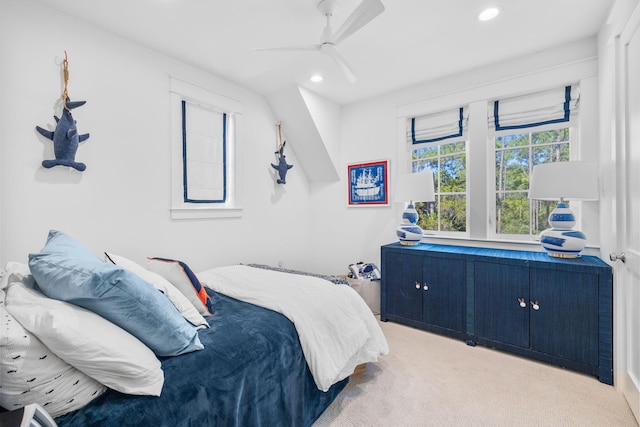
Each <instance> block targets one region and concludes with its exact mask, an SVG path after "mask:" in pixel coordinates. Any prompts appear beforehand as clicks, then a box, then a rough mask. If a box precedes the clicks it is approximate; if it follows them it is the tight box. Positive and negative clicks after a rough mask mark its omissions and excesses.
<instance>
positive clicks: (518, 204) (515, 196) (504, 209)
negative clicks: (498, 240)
mask: <svg viewBox="0 0 640 427" xmlns="http://www.w3.org/2000/svg"><path fill="white" fill-rule="evenodd" d="M545 228H546V227H545ZM496 233H498V234H529V198H528V195H527V193H526V192H518V193H498V194H497V195H496Z"/></svg>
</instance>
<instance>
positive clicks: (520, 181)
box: [496, 148, 529, 191]
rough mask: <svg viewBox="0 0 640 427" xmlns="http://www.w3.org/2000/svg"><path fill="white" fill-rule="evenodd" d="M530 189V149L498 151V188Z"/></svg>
mask: <svg viewBox="0 0 640 427" xmlns="http://www.w3.org/2000/svg"><path fill="white" fill-rule="evenodd" d="M528 189H529V149H528V148H518V149H512V150H500V151H498V152H497V153H496V190H497V191H512V190H528Z"/></svg>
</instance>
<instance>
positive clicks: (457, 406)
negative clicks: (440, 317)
mask: <svg viewBox="0 0 640 427" xmlns="http://www.w3.org/2000/svg"><path fill="white" fill-rule="evenodd" d="M380 325H381V326H382V329H383V331H384V333H385V336H386V337H387V340H388V342H389V347H390V354H389V355H388V356H385V357H382V358H381V359H380V360H379V361H378V362H377V363H373V364H369V365H368V366H367V370H366V372H364V373H362V374H360V375H358V376H356V377H354V378H352V379H351V381H350V383H349V385H347V387H346V388H345V389H344V390H343V392H342V393H340V395H339V396H338V398H337V399H336V400H335V401H334V402H333V403H332V404H331V406H329V408H327V410H326V411H325V412H324V413H323V414H322V416H321V417H320V418H319V419H318V420H317V421H316V423H315V424H314V426H313V427H325V426H367V427H376V426H394V427H395V426H580V427H583V426H612V427H613V426H621V427H622V426H630V427H631V426H637V423H636V421H635V418H634V417H633V414H632V413H631V410H630V409H629V407H628V406H627V404H626V402H625V399H624V397H623V396H622V394H620V393H618V392H617V391H616V390H615V389H614V388H613V387H611V386H608V385H605V384H602V383H600V382H599V381H598V380H597V379H596V378H594V377H591V376H587V375H582V374H579V373H575V372H572V371H568V370H564V369H561V368H556V367H553V366H550V365H547V364H543V363H538V362H535V361H531V360H528V359H524V358H521V357H518V356H513V355H509V354H507V353H503V352H500V351H497V350H492V349H488V348H485V347H482V346H476V347H469V346H467V345H466V344H465V343H464V342H463V341H457V340H453V339H450V338H446V337H442V336H439V335H435V334H431V333H428V332H424V331H420V330H417V329H413V328H409V327H406V326H402V325H399V324H397V323H393V322H380Z"/></svg>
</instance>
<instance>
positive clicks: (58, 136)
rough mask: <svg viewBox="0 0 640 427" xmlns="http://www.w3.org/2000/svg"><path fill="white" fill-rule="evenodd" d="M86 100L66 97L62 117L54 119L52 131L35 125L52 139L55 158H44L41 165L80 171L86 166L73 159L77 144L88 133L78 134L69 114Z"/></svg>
mask: <svg viewBox="0 0 640 427" xmlns="http://www.w3.org/2000/svg"><path fill="white" fill-rule="evenodd" d="M85 102H86V101H76V102H71V101H69V98H66V102H65V105H64V108H63V109H62V117H60V118H58V117H56V116H53V117H54V119H56V128H55V129H54V131H53V132H51V131H48V130H46V129H43V128H41V127H40V126H36V130H37V131H38V132H40V134H41V135H42V136H44V137H46V138H49V139H50V140H51V141H53V153H54V154H55V156H56V158H55V160H44V161H43V162H42V166H44V167H45V168H52V167H54V166H69V167H72V168H74V169H76V170H79V171H80V172H82V171H83V170H85V169H86V168H87V166H86V165H85V164H84V163H79V162H76V161H75V157H76V151H78V144H79V143H81V142H82V141H85V140H86V139H87V138H89V134H88V133H85V134H83V135H78V128H77V126H76V121H75V120H74V119H73V116H72V115H71V110H72V109H74V108H77V107H80V106H82V105H84V104H85Z"/></svg>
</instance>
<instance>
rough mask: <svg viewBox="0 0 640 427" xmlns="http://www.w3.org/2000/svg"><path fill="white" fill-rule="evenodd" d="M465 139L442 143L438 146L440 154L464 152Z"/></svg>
mask: <svg viewBox="0 0 640 427" xmlns="http://www.w3.org/2000/svg"><path fill="white" fill-rule="evenodd" d="M465 146H466V142H465V141H460V142H454V143H452V144H442V145H441V146H440V154H455V153H464V152H465Z"/></svg>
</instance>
